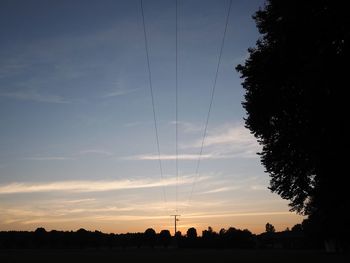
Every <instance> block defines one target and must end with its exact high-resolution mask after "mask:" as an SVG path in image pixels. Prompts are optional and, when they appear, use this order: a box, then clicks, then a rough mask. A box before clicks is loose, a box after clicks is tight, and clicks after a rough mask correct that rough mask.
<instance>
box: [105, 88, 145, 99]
mask: <svg viewBox="0 0 350 263" xmlns="http://www.w3.org/2000/svg"><path fill="white" fill-rule="evenodd" d="M138 90H139V89H117V90H115V91H111V92H108V93H106V94H104V95H103V96H102V98H113V97H119V96H123V95H127V94H130V93H133V92H136V91H138Z"/></svg>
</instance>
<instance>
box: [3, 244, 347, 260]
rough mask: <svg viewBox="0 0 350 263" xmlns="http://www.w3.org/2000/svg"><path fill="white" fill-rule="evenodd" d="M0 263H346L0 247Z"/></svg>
mask: <svg viewBox="0 0 350 263" xmlns="http://www.w3.org/2000/svg"><path fill="white" fill-rule="evenodd" d="M0 262H1V263H15V262H50V263H56V262H57V263H69V262H84V263H88V262H98V263H103V262H128V263H132V262H178V263H182V262H218V263H219V262H220V263H221V262H237V263H239V262H266V263H273V262H283V263H288V262H291V263H292V262H293V263H295V262H317V263H322V262H332V263H333V262H350V261H349V255H348V254H346V255H345V254H342V255H334V254H326V253H324V252H323V251H310V250H202V249H196V250H192V249H144V248H143V249H81V250H80V249H57V250H51V249H50V250H49V249H42V250H39V249H38V250H35V249H26V250H25V249H23V250H18V249H14V250H0Z"/></svg>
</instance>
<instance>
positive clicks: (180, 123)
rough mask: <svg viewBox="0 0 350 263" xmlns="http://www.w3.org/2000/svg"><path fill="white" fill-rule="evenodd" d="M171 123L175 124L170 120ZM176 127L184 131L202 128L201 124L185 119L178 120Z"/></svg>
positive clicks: (196, 130)
mask: <svg viewBox="0 0 350 263" xmlns="http://www.w3.org/2000/svg"><path fill="white" fill-rule="evenodd" d="M170 124H171V125H176V121H171V122H170ZM177 125H178V127H179V128H180V129H181V131H182V132H184V133H196V132H200V131H202V130H203V128H204V127H202V125H198V124H197V123H193V122H187V121H178V122H177Z"/></svg>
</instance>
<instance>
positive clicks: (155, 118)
mask: <svg viewBox="0 0 350 263" xmlns="http://www.w3.org/2000/svg"><path fill="white" fill-rule="evenodd" d="M140 3H141V13H142V24H143V34H144V39H145V50H146V59H147V68H148V80H149V89H150V93H151V101H152V110H153V121H154V131H155V137H156V144H157V150H158V163H159V172H160V180H161V184H162V190H163V198H164V202H165V203H166V202H167V199H166V194H165V188H164V184H163V180H164V176H163V167H162V161H161V155H160V146H159V136H158V125H157V116H156V109H155V103H154V95H153V85H152V74H151V63H150V59H149V50H148V41H147V33H146V23H145V14H144V10H143V1H142V0H140Z"/></svg>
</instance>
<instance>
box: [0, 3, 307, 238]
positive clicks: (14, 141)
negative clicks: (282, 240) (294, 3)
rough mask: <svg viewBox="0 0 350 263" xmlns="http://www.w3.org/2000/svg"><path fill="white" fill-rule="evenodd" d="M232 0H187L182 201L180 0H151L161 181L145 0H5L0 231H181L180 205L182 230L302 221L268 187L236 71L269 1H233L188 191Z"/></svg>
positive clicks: (1, 9) (183, 8) (0, 65)
mask: <svg viewBox="0 0 350 263" xmlns="http://www.w3.org/2000/svg"><path fill="white" fill-rule="evenodd" d="M228 4H229V1H226V0H219V1H218V0H206V1H203V0H186V1H185V0H179V1H178V70H179V71H178V81H179V82H178V83H179V84H178V92H179V95H178V103H179V104H178V106H179V108H178V129H179V134H178V138H179V141H178V146H179V178H178V202H176V197H175V196H176V184H177V183H176V182H177V180H176V172H175V171H176V170H175V124H176V122H175V0H171V1H170V0H165V1H164V0H163V1H161V0H144V12H145V21H146V30H147V36H148V41H149V42H148V44H149V51H150V54H149V55H150V64H151V72H152V77H153V89H154V98H155V109H156V116H157V121H158V128H159V130H158V132H159V143H160V152H161V159H162V165H163V170H164V179H163V180H161V178H160V173H159V165H158V155H157V146H156V140H155V132H154V123H153V112H152V104H151V96H150V90H149V82H148V72H147V61H146V53H145V42H144V35H143V24H142V16H141V9H140V1H139V0H124V1H121V0H120V1H116V0H113V1H112V0H111V1H107V0H104V1H71V0H69V1H68V0H64V1H44V0H42V1H41V0H33V1H25V0H22V1H19V0H12V1H4V0H1V1H0V38H1V41H0V230H35V229H36V228H37V227H41V226H42V227H45V228H46V229H47V230H51V229H57V230H76V229H79V228H85V229H88V230H95V229H98V230H101V231H104V232H115V233H120V232H138V231H142V232H143V231H144V230H145V229H146V228H148V227H153V228H154V229H155V230H156V231H160V230H161V229H170V230H171V231H173V218H172V217H170V215H172V214H174V213H178V214H181V217H180V221H179V230H181V231H182V232H183V233H184V232H186V230H187V228H189V227H192V226H194V227H196V228H197V230H199V231H201V230H202V229H204V228H207V227H208V226H212V227H213V228H214V230H216V231H218V230H220V228H227V227H229V226H234V227H237V228H248V229H250V230H251V231H253V232H255V233H259V232H262V231H264V227H265V224H266V223H267V222H270V223H272V224H273V225H274V226H275V227H276V229H277V230H284V229H285V228H286V227H291V226H293V225H294V224H296V223H300V222H301V220H302V217H301V216H299V215H296V214H295V213H291V212H289V207H288V201H286V200H282V199H281V198H280V197H279V196H278V195H276V194H273V193H271V192H270V190H268V189H267V187H268V182H269V177H268V174H266V173H264V168H263V167H262V165H261V164H260V161H259V157H258V156H257V155H256V152H258V151H259V150H260V147H259V145H258V143H257V142H256V140H255V138H254V137H253V136H252V135H251V134H250V133H249V131H248V130H247V129H245V128H244V122H243V118H244V116H245V111H244V109H243V108H242V106H241V102H242V100H243V94H244V90H243V88H242V87H241V85H240V83H241V79H240V78H239V75H238V73H237V72H236V71H235V70H234V68H235V66H236V65H237V64H238V63H242V62H243V61H244V59H245V58H246V57H247V48H248V47H250V46H254V44H255V41H256V39H257V38H258V32H257V30H256V27H255V23H254V21H253V19H252V18H251V16H252V14H253V13H254V12H255V11H256V10H257V9H258V8H259V6H262V4H263V1H262V0H260V1H258V0H256V1H255V0H254V1H253V0H251V1H243V0H242V1H233V2H232V8H231V13H230V17H229V24H228V28H227V35H226V39H225V44H224V48H223V53H222V61H221V65H220V69H219V75H218V80H217V87H216V93H215V97H214V102H213V107H212V111H211V116H210V120H209V125H208V134H207V137H206V140H205V146H204V148H203V155H202V161H201V163H200V167H199V174H198V177H197V181H196V183H195V186H194V191H193V196H192V198H190V195H191V194H190V193H191V189H192V186H193V182H194V178H195V170H196V164H197V160H198V154H199V151H200V147H201V140H202V135H203V128H204V124H205V119H206V114H207V111H208V107H209V102H210V92H211V89H212V87H213V82H214V77H215V70H216V66H217V61H218V55H219V49H220V43H221V40H222V36H223V32H224V26H225V16H226V13H227V8H228ZM163 191H164V193H165V196H164V194H163ZM176 207H178V211H177V212H176V211H175V210H176Z"/></svg>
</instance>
